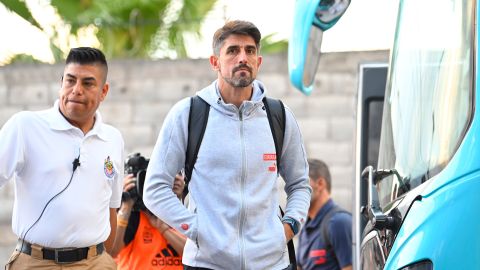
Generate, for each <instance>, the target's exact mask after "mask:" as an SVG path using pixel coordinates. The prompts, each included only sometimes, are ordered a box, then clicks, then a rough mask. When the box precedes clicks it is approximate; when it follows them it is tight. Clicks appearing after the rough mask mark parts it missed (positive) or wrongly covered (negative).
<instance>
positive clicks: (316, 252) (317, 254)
mask: <svg viewBox="0 0 480 270" xmlns="http://www.w3.org/2000/svg"><path fill="white" fill-rule="evenodd" d="M325 255H327V251H326V250H325V249H317V250H312V251H310V257H321V256H325Z"/></svg>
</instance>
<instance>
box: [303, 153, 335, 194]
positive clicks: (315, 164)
mask: <svg viewBox="0 0 480 270" xmlns="http://www.w3.org/2000/svg"><path fill="white" fill-rule="evenodd" d="M308 166H309V170H308V176H310V178H311V179H312V180H317V179H318V178H320V177H322V178H323V179H325V182H327V190H328V192H330V191H331V188H332V177H331V176H330V170H329V169H328V166H327V164H326V163H325V162H323V161H321V160H319V159H314V158H309V159H308Z"/></svg>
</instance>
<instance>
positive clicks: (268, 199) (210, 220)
mask: <svg viewBox="0 0 480 270" xmlns="http://www.w3.org/2000/svg"><path fill="white" fill-rule="evenodd" d="M260 39H261V34H260V31H259V30H258V28H257V27H256V26H255V25H254V24H252V23H251V22H247V21H239V20H236V21H229V22H227V23H226V24H225V25H224V26H222V27H221V28H220V29H218V30H217V31H216V32H215V34H214V37H213V46H212V47H213V55H212V56H210V65H211V67H212V69H213V70H214V72H215V73H216V74H217V80H215V81H214V82H212V84H211V85H210V86H207V87H206V88H204V89H203V90H201V91H199V92H198V93H197V95H198V96H199V97H200V98H201V99H203V100H204V101H205V102H207V103H208V104H209V105H210V113H209V115H208V123H207V125H206V130H205V133H204V136H203V140H202V143H201V145H200V147H199V151H198V157H197V160H196V163H195V165H194V167H193V171H192V175H191V179H190V182H189V192H190V193H189V196H190V198H189V208H188V209H187V208H185V206H184V205H182V203H181V202H180V201H179V200H178V199H177V198H176V195H175V194H174V193H173V192H172V186H173V177H174V176H175V174H176V173H177V172H178V170H180V169H181V168H183V167H184V166H185V158H186V148H187V143H188V142H187V137H188V119H189V112H190V98H185V99H183V100H181V101H179V102H178V103H177V104H176V105H174V107H173V108H172V109H171V110H170V112H169V113H168V115H167V117H166V119H165V121H164V124H163V126H162V129H161V131H160V134H159V136H158V140H157V143H156V145H155V147H154V150H153V153H152V156H151V158H150V163H149V165H148V169H147V176H146V180H145V187H144V201H145V205H146V206H147V207H148V209H150V210H151V211H152V212H153V213H154V214H155V215H156V216H158V217H159V218H160V219H162V220H163V221H165V222H166V223H168V224H169V225H171V226H172V227H174V228H175V229H177V230H178V231H180V232H181V233H182V234H185V235H186V236H187V237H188V239H187V243H186V245H185V250H184V253H183V260H182V261H183V264H185V269H268V270H281V269H286V268H287V267H290V266H289V257H288V252H287V250H286V249H287V248H286V247H287V242H288V241H289V240H290V239H292V238H293V236H294V235H295V234H296V233H297V232H298V230H299V229H300V227H301V225H302V224H303V223H304V222H305V219H306V215H307V210H308V205H309V202H310V191H311V190H310V186H309V185H308V164H307V159H306V154H305V149H304V146H303V140H302V136H301V133H300V129H299V127H298V124H297V122H296V120H295V118H294V115H293V113H292V111H291V110H290V109H289V108H285V122H286V123H285V130H284V143H283V147H282V151H281V153H279V154H281V162H280V164H277V159H276V148H275V142H274V138H273V136H272V131H271V129H270V125H269V120H268V117H267V113H266V110H265V106H264V103H263V101H262V99H263V98H264V97H265V96H266V94H267V89H266V87H265V86H264V85H263V84H262V83H261V82H260V81H258V80H256V76H257V73H258V70H259V68H260V65H261V64H262V57H261V56H260ZM279 174H280V175H281V176H282V179H283V180H284V181H285V192H286V193H287V207H286V211H285V215H284V216H283V218H282V217H280V213H279V212H280V211H279V202H278V190H277V180H278V175H279Z"/></svg>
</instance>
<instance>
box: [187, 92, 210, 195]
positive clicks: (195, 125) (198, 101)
mask: <svg viewBox="0 0 480 270" xmlns="http://www.w3.org/2000/svg"><path fill="white" fill-rule="evenodd" d="M209 112H210V104H208V103H207V102H206V101H205V100H203V99H202V98H201V97H199V96H193V97H191V98H190V113H189V115H188V140H187V152H186V156H185V189H184V190H183V198H185V196H187V194H188V183H189V182H190V179H191V177H192V172H193V166H194V165H195V162H196V161H197V155H198V150H199V149H200V144H201V143H202V140H203V134H204V133H205V129H206V127H207V122H208V113H209Z"/></svg>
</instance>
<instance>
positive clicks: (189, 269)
mask: <svg viewBox="0 0 480 270" xmlns="http://www.w3.org/2000/svg"><path fill="white" fill-rule="evenodd" d="M183 270H212V269H209V268H203V267H191V266H188V265H183Z"/></svg>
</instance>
